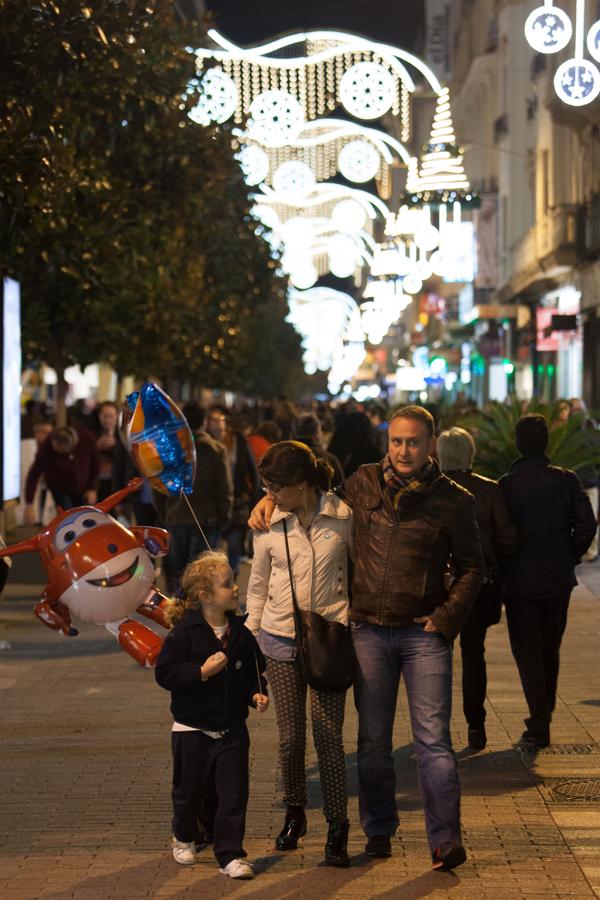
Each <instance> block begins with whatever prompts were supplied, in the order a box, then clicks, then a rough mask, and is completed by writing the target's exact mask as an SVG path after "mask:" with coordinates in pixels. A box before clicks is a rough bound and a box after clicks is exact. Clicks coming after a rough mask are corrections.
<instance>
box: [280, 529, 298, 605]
mask: <svg viewBox="0 0 600 900" xmlns="http://www.w3.org/2000/svg"><path fill="white" fill-rule="evenodd" d="M282 525H283V536H284V538H285V554H286V556H287V564H288V572H289V573H290V587H291V589H292V603H293V605H294V613H297V612H298V611H299V606H298V601H297V599H296V591H295V589H294V576H293V574H292V557H291V556H290V542H289V541H288V532H287V525H286V522H285V519H283V521H282Z"/></svg>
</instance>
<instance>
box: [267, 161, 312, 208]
mask: <svg viewBox="0 0 600 900" xmlns="http://www.w3.org/2000/svg"><path fill="white" fill-rule="evenodd" d="M316 183H317V179H316V178H315V174H314V172H313V170H312V169H311V167H310V166H309V165H307V164H306V163H304V162H299V161H298V160H296V159H290V160H289V161H288V162H284V163H282V164H281V165H280V166H279V167H278V168H277V169H276V170H275V172H274V173H273V187H274V189H275V190H276V191H277V192H278V193H281V194H286V195H287V196H288V197H293V198H295V199H298V200H302V199H303V198H304V197H306V196H307V195H308V194H310V192H311V191H312V190H314V187H315V185H316Z"/></svg>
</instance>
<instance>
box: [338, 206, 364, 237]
mask: <svg viewBox="0 0 600 900" xmlns="http://www.w3.org/2000/svg"><path fill="white" fill-rule="evenodd" d="M366 221H367V214H366V212H365V209H364V207H363V206H361V204H360V203H359V202H358V201H357V200H340V202H339V203H336V204H335V206H334V207H333V210H332V211H331V225H332V227H333V228H335V230H336V231H341V232H342V234H358V233H359V232H360V231H362V229H363V228H364V227H365V223H366Z"/></svg>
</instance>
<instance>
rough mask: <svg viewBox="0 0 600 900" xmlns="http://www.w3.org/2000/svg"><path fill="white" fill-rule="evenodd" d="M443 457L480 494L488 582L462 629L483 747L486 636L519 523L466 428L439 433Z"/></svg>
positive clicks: (468, 703)
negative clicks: (481, 471)
mask: <svg viewBox="0 0 600 900" xmlns="http://www.w3.org/2000/svg"><path fill="white" fill-rule="evenodd" d="M437 457H438V461H439V464H440V469H441V470H442V472H443V473H444V474H445V475H447V476H448V478H451V479H452V481H454V482H456V484H460V486H461V487H463V488H465V490H467V491H469V493H470V494H472V495H473V497H474V498H475V516H476V518H477V525H478V526H479V537H480V540H481V549H482V551H483V561H484V573H483V584H482V586H481V589H480V591H479V594H478V595H477V599H476V601H475V604H474V606H473V609H472V610H471V613H470V615H469V618H468V619H467V621H466V623H465V625H464V627H463V629H462V631H461V632H460V649H461V655H462V695H463V712H464V715H465V719H466V720H467V725H468V741H469V746H470V747H473V749H475V750H483V748H484V747H485V745H486V743H487V737H486V733H485V695H486V690H487V672H486V666H485V636H486V632H487V629H488V627H489V626H490V625H496V624H497V623H498V622H499V621H500V615H501V610H502V579H501V575H500V570H499V565H498V561H499V559H500V558H501V557H502V556H505V555H506V554H509V553H512V552H514V550H516V547H517V540H518V535H517V529H516V528H515V526H514V524H513V522H512V521H511V518H510V516H509V513H508V509H507V508H506V503H505V502H504V498H503V496H502V491H501V490H500V487H499V485H498V482H497V481H493V480H492V479H491V478H484V477H483V476H482V475H477V474H476V473H475V472H473V471H472V468H471V467H472V465H473V459H474V457H475V441H474V440H473V438H472V437H471V435H470V434H469V432H468V431H465V430H464V428H450V429H449V430H448V431H443V432H442V433H441V434H440V436H439V437H438V439H437Z"/></svg>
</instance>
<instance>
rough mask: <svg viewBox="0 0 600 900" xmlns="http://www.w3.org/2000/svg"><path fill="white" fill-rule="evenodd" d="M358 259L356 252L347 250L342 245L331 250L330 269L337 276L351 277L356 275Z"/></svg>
mask: <svg viewBox="0 0 600 900" xmlns="http://www.w3.org/2000/svg"><path fill="white" fill-rule="evenodd" d="M355 268H356V260H355V259H354V254H353V253H349V252H348V251H345V250H344V249H343V248H342V247H341V246H340V247H333V248H331V249H330V250H329V271H330V272H331V274H332V275H335V277H336V278H350V276H351V275H354V270H355Z"/></svg>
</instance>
